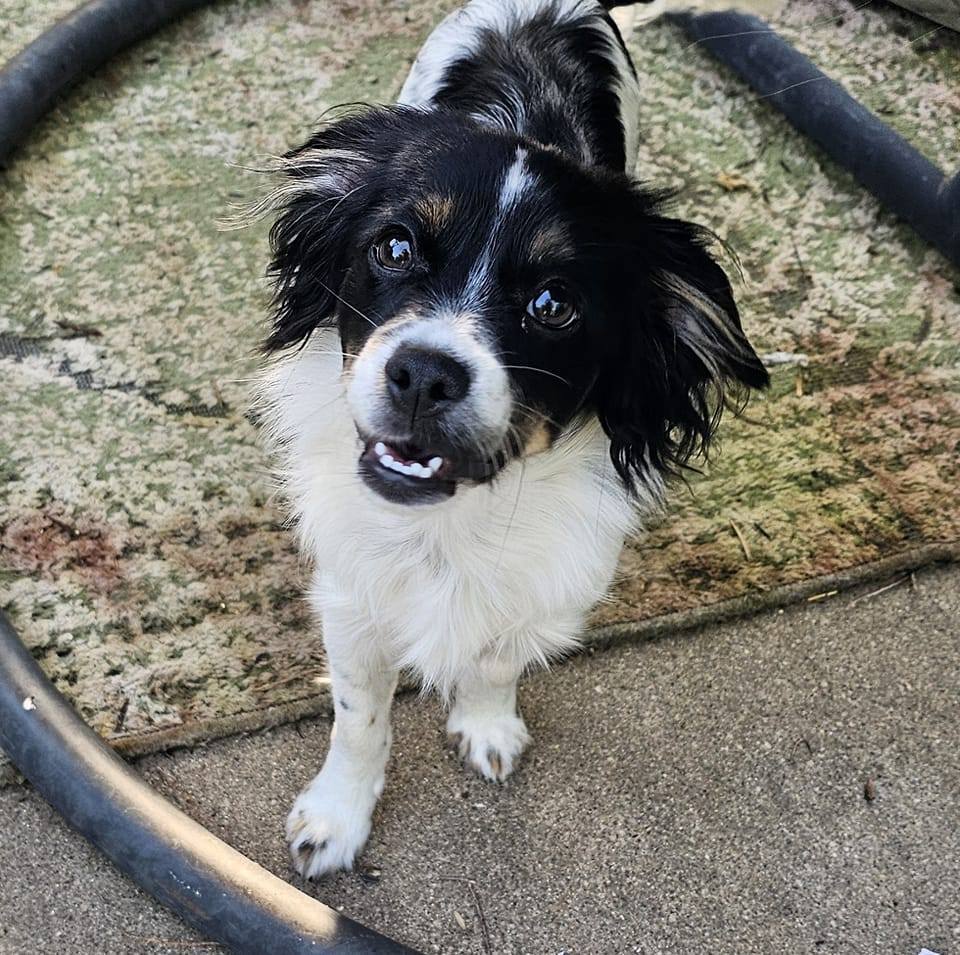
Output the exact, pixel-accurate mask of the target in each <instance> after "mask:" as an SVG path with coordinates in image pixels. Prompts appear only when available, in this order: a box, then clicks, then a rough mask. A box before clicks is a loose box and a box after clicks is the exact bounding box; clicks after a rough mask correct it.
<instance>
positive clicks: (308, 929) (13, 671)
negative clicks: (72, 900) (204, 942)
mask: <svg viewBox="0 0 960 955" xmlns="http://www.w3.org/2000/svg"><path fill="white" fill-rule="evenodd" d="M0 746H2V747H3V749H4V750H5V751H6V752H7V754H8V755H9V757H10V758H11V759H12V760H13V762H14V764H15V765H16V766H17V767H18V768H19V769H20V771H21V772H22V773H23V774H24V775H25V776H26V777H27V779H29V780H30V782H31V783H32V784H33V785H34V786H35V787H36V789H37V791H38V792H39V793H40V794H41V795H42V796H43V797H44V798H45V799H46V800H47V801H48V802H50V803H51V804H52V805H53V806H54V807H55V808H56V809H57V810H58V811H59V812H60V813H61V814H62V815H63V817H64V818H65V819H66V820H67V822H69V823H70V825H71V826H73V827H74V828H75V829H77V830H79V831H80V832H81V833H83V835H84V836H86V837H87V838H88V839H89V840H90V841H91V842H92V843H93V844H94V845H95V846H97V848H98V849H100V850H101V851H102V852H104V853H105V854H106V855H107V856H109V857H110V859H112V860H113V862H114V864H115V865H116V866H117V867H118V868H119V869H121V870H123V871H124V872H126V873H127V875H129V876H130V877H131V878H132V879H133V880H134V881H136V882H137V883H138V884H139V885H141V886H142V887H143V888H144V889H146V890H147V891H148V892H149V893H150V894H151V895H152V896H153V897H154V898H156V899H158V900H159V901H160V902H162V903H163V904H164V905H166V906H167V907H168V908H171V909H173V911H174V912H176V913H177V914H178V915H179V916H181V917H182V918H183V919H184V920H185V921H187V922H189V923H190V924H191V925H193V926H194V927H195V928H197V929H198V930H199V931H200V932H202V933H203V934H204V935H205V936H207V937H208V938H211V939H215V940H216V941H218V942H222V943H223V944H224V945H226V946H228V947H229V948H230V950H231V951H234V952H241V953H249V955H266V953H269V955H305V953H308V952H309V953H312V955H320V953H342V955H348V953H350V955H402V953H408V955H409V953H412V952H413V950H412V949H409V948H406V947H405V946H403V945H400V944H399V943H397V942H393V941H391V940H390V939H388V938H385V937H384V936H382V935H378V934H377V933H376V932H373V931H371V930H370V929H367V928H364V927H363V926H362V925H358V924H357V923H356V922H353V921H351V920H350V919H348V918H345V917H344V916H342V915H340V914H339V913H338V912H335V911H334V910H333V909H330V908H328V907H327V906H325V905H323V904H322V903H320V902H318V901H317V900H316V899H312V898H310V897H309V896H307V895H304V894H303V893H302V892H299V891H298V890H297V889H295V888H294V887H293V886H292V885H289V884H288V883H286V882H284V881H282V880H281V879H278V878H277V877H276V876H274V875H272V874H271V873H269V872H267V871H266V869H263V868H261V867H260V866H259V865H257V864H256V863H255V862H253V861H251V860H250V859H248V858H246V856H244V855H241V853H239V852H237V851H236V849H232V848H231V847H230V846H228V845H227V844H226V843H225V842H222V841H221V840H220V839H217V838H216V836H214V835H212V834H211V833H209V832H208V831H207V830H206V829H204V828H203V827H202V826H201V825H199V824H198V823H196V822H194V821H193V820H192V819H190V818H189V817H188V816H185V815H184V814H183V813H182V812H180V810H179V809H177V808H176V807H174V806H173V805H172V804H171V803H169V802H167V800H165V799H164V798H163V797H162V796H160V795H159V794H158V793H157V792H156V791H155V790H153V789H152V788H151V787H150V786H148V785H147V783H146V782H144V780H143V779H142V778H141V777H140V775H139V774H138V773H136V772H135V771H134V770H133V769H132V768H131V767H130V766H128V765H127V764H126V763H125V762H124V761H123V760H122V759H121V758H120V757H119V756H117V754H116V753H114V752H113V750H111V749H110V747H109V746H107V745H106V744H105V743H104V742H103V740H101V739H100V737H99V736H97V734H96V733H94V732H93V730H91V729H90V727H88V726H87V725H86V723H84V722H83V720H82V719H80V717H79V716H78V715H77V712H76V711H75V710H74V709H73V707H72V706H70V704H69V703H67V701H66V700H65V699H64V698H63V697H62V696H61V695H60V693H58V692H57V690H56V689H55V688H54V686H53V684H52V683H51V682H50V681H49V680H48V679H47V678H46V676H44V674H43V671H42V670H41V669H40V667H39V666H37V664H36V662H35V661H34V659H33V657H32V656H31V655H30V653H29V652H28V651H27V650H26V648H25V647H24V646H23V644H22V643H21V642H20V640H19V638H18V637H17V634H16V633H15V632H14V630H13V627H12V626H11V625H10V622H9V621H8V620H7V618H6V617H5V616H4V615H3V614H2V613H0Z"/></svg>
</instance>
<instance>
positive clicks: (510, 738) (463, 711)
mask: <svg viewBox="0 0 960 955" xmlns="http://www.w3.org/2000/svg"><path fill="white" fill-rule="evenodd" d="M521 671H522V667H519V666H517V665H516V664H515V663H513V662H512V661H511V662H507V661H504V660H500V659H498V658H497V657H496V656H495V655H493V654H487V655H484V656H482V657H481V658H480V659H479V660H478V661H477V662H476V664H475V665H474V666H473V667H472V668H471V669H470V670H469V671H468V672H467V673H465V674H464V675H463V676H462V677H461V678H460V680H459V681H458V682H457V686H456V690H455V691H454V702H453V706H452V708H451V710H450V718H449V719H448V720H447V733H448V734H449V736H450V739H451V741H452V742H453V743H454V745H455V746H457V747H458V749H459V751H460V756H461V757H462V758H463V759H465V760H466V761H467V762H468V763H469V764H470V765H471V766H472V767H473V768H474V769H475V770H476V771H477V772H478V773H480V775H481V776H484V777H486V778H487V779H490V780H493V781H496V782H502V781H503V780H504V779H506V778H507V776H509V775H510V773H511V772H512V771H513V765H514V762H515V761H516V759H517V757H518V756H519V755H520V754H521V753H522V752H523V750H524V748H525V747H526V745H527V743H528V742H530V734H529V733H528V732H527V727H526V724H525V723H524V722H523V717H521V716H520V714H519V712H518V711H517V681H518V680H519V678H520V673H521Z"/></svg>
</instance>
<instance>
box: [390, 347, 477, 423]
mask: <svg viewBox="0 0 960 955" xmlns="http://www.w3.org/2000/svg"><path fill="white" fill-rule="evenodd" d="M384 370H385V372H386V375H387V390H388V391H389V392H390V397H391V398H392V399H393V403H394V405H396V407H397V409H398V410H399V411H402V412H403V413H404V414H406V415H409V416H410V419H411V420H413V421H415V420H416V419H417V418H420V417H427V416H429V415H436V414H440V413H441V412H443V411H445V410H446V409H447V408H449V407H450V405H453V404H455V403H456V402H458V401H460V399H461V398H463V397H464V395H466V393H467V391H469V389H470V373H469V372H468V371H467V369H466V368H464V367H463V365H461V364H460V362H458V361H457V360H456V359H455V358H453V357H451V356H450V355H446V354H444V353H443V352H439V351H432V350H430V349H427V348H415V347H413V346H410V345H401V346H400V347H399V348H398V349H397V350H396V351H395V352H394V353H393V355H391V356H390V359H389V360H388V361H387V364H386V368H385V369H384Z"/></svg>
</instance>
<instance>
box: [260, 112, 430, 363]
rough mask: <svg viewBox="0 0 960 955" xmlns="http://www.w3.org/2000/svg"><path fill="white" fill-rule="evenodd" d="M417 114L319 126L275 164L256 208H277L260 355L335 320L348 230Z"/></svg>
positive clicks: (359, 116)
mask: <svg viewBox="0 0 960 955" xmlns="http://www.w3.org/2000/svg"><path fill="white" fill-rule="evenodd" d="M423 115H424V114H423V113H422V112H421V111H419V110H415V109H410V108H406V107H399V106H391V107H372V108H367V109H364V110H363V111H362V112H357V113H353V114H351V115H348V116H346V117H345V118H343V119H340V120H338V121H337V122H334V123H331V124H329V125H327V126H325V127H323V128H322V129H320V130H319V131H318V132H317V133H316V134H314V136H312V137H311V138H310V139H309V140H308V141H307V142H306V143H304V145H303V146H301V147H300V148H298V149H294V150H292V151H291V152H289V153H287V154H286V155H285V156H284V157H283V158H282V159H281V161H280V173H281V176H282V181H281V183H280V186H279V187H278V188H277V189H276V190H275V191H274V193H273V194H272V195H271V196H270V197H269V198H268V199H267V200H265V201H264V203H262V206H264V207H268V208H278V209H279V214H278V216H277V219H276V222H275V223H274V225H273V228H272V229H271V231H270V246H271V250H272V260H271V263H270V267H269V269H268V273H267V274H268V276H269V277H270V278H271V279H272V281H273V285H274V295H273V327H272V329H271V331H270V334H269V336H268V337H267V339H266V341H265V342H264V344H263V350H264V351H266V352H274V351H278V350H280V349H283V348H286V347H288V346H291V345H297V344H302V343H303V342H305V341H306V340H307V339H308V338H309V337H310V335H311V333H312V332H313V330H314V329H316V328H319V327H321V326H324V325H330V324H332V323H333V322H334V321H335V313H336V309H337V305H338V296H337V292H338V289H339V288H340V287H341V285H342V283H343V279H344V276H345V275H346V271H347V269H348V267H349V261H350V253H351V251H352V229H351V226H352V225H353V224H354V223H355V222H356V221H357V220H358V219H359V217H360V216H361V215H362V213H363V211H364V210H365V209H367V208H370V207H371V206H372V205H373V204H374V203H375V202H376V200H377V198H378V195H379V189H380V186H379V179H380V177H378V176H377V175H376V174H375V172H376V170H377V168H378V166H380V165H381V164H382V163H385V162H388V161H389V159H390V152H391V151H390V148H389V144H390V143H394V144H395V143H396V142H397V134H398V133H399V132H401V131H402V128H403V127H404V126H407V125H411V124H413V125H416V124H419V123H422V121H423Z"/></svg>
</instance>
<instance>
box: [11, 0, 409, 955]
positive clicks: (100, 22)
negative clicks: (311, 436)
mask: <svg viewBox="0 0 960 955" xmlns="http://www.w3.org/2000/svg"><path fill="white" fill-rule="evenodd" d="M207 2H208V0H92V2H90V3H87V4H85V5H84V6H83V7H81V8H80V9H78V10H77V11H76V12H75V13H73V14H71V15H70V16H68V17H66V18H65V19H63V20H61V21H60V22H59V23H57V24H56V25H55V26H53V27H52V28H51V29H50V30H49V31H48V32H46V33H45V34H43V35H42V36H41V37H40V38H39V39H38V40H36V41H35V42H34V43H32V44H31V45H30V46H29V47H27V48H26V49H25V50H24V51H23V52H22V53H21V54H19V56H17V57H15V58H14V59H13V60H11V61H10V62H9V63H8V64H7V65H6V67H5V68H4V69H3V70H2V71H0V165H2V164H3V163H4V162H5V161H6V160H7V159H8V158H9V157H10V155H11V154H12V153H13V152H14V150H15V149H16V148H17V146H19V145H20V143H22V142H23V140H24V139H25V138H26V136H27V135H28V133H29V132H30V130H31V129H32V128H33V126H34V125H35V124H36V123H37V121H38V120H39V119H40V118H41V117H42V116H43V115H44V114H45V113H46V112H47V111H48V110H49V109H50V107H51V106H52V105H53V104H54V103H55V102H56V100H57V99H58V98H59V97H60V96H61V95H62V94H63V93H64V92H65V91H66V90H67V89H69V88H70V87H71V86H72V85H73V84H75V83H76V82H77V81H78V80H80V79H81V78H83V77H84V76H86V75H87V74H88V73H91V72H92V71H93V70H95V69H97V68H98V67H99V66H101V65H103V64H104V63H105V62H106V61H107V60H109V59H110V57H112V56H113V55H114V54H116V53H118V52H119V51H121V50H123V49H125V48H126V47H128V46H130V45H132V44H134V43H136V42H138V41H139V40H142V39H144V38H145V37H147V36H149V35H150V34H151V33H153V32H155V31H156V30H158V29H159V28H160V27H162V26H165V25H166V24H168V23H170V22H171V21H173V20H175V19H177V18H178V17H181V16H183V15H184V14H186V13H189V12H190V11H192V10H195V9H197V8H198V7H201V6H203V5H205V3H207ZM0 746H2V748H3V749H4V750H5V751H6V752H7V754H8V755H9V757H10V759H11V760H12V761H13V763H14V765H15V766H16V767H17V768H18V769H19V770H20V772H22V773H23V774H24V776H26V777H27V779H29V780H30V782H31V783H33V785H34V786H35V787H36V789H37V791H38V792H39V793H40V795H42V796H43V797H44V798H45V799H46V800H47V801H48V802H50V803H51V804H52V805H53V806H54V807H55V808H56V809H57V810H59V812H60V813H61V814H62V815H63V816H64V818H65V819H66V820H67V822H68V823H70V825H72V826H73V827H74V828H75V829H77V830H78V831H79V832H80V833H82V834H83V835H84V836H86V838H87V839H89V840H90V841H91V842H92V843H93V844H94V845H95V846H97V848H99V849H100V850H101V851H103V852H104V853H105V854H106V855H107V856H108V857H109V858H110V859H111V860H113V862H114V863H115V864H116V866H117V867H118V868H119V869H121V870H122V871H123V872H125V873H127V875H129V876H130V877H131V878H132V879H133V880H134V881H136V882H137V883H138V884H139V885H141V886H142V887H143V888H144V889H146V890H147V891H148V892H149V893H150V894H151V895H153V896H154V897H155V898H156V899H158V900H159V901H160V902H162V903H163V904H164V905H166V906H167V907H168V908H170V909H172V910H173V911H174V912H176V913H177V914H178V915H179V916H180V917H181V918H183V919H184V920H185V921H187V922H189V923H190V924H191V925H193V926H194V927H195V928H197V929H198V930H199V931H201V932H202V933H203V934H204V935H206V936H207V937H209V938H212V939H215V940H217V941H219V942H222V943H223V944H225V945H227V946H228V947H229V948H230V949H231V950H232V951H235V952H241V953H250V955H264V953H271V955H272V953H275V955H301V953H307V952H310V953H325V952H329V953H344V955H346V953H353V955H379V953H382V955H401V953H404V952H407V953H409V952H412V949H409V948H406V947H404V946H402V945H400V944H399V943H397V942H393V941H391V940H390V939H388V938H385V937H384V936H382V935H379V934H378V933H376V932H373V931H371V930H370V929H367V928H364V927H363V926H362V925H359V924H357V923H356V922H353V921H351V920H350V919H348V918H345V917H344V916H342V915H340V914H339V913H337V912H335V911H334V910H333V909H330V908H328V907H327V906H325V905H323V904H321V903H320V902H318V901H316V900H315V899H312V898H310V897H309V896H307V895H304V894H303V893H302V892H299V891H297V890H296V889H295V888H294V887H293V886H291V885H288V884H287V883H286V882H283V881H282V880H281V879H278V878H276V877H275V876H274V875H272V874H271V873H269V872H267V871H266V870H265V869H262V868H261V867H260V866H258V865H257V864H256V863H254V862H252V861H251V860H250V859H247V858H246V857H245V856H243V855H241V854H240V853H239V852H237V851H236V850H234V849H232V848H231V847H230V846H228V845H227V844H226V843H224V842H222V841H221V840H219V839H217V838H216V837H215V836H213V835H212V834H211V833H209V832H207V830H206V829H204V828H203V827H202V826H200V825H198V824H197V823H195V822H194V821H193V820H191V819H190V818H188V817H187V816H185V815H184V814H183V813H182V812H180V811H179V810H178V809H176V808H175V807H174V806H172V805H171V804H170V803H169V802H167V801H166V800H165V799H163V798H162V797H161V796H160V795H159V794H158V793H156V792H155V791H154V790H153V789H151V788H150V787H149V786H148V785H147V784H146V783H145V782H144V781H143V779H141V778H140V776H139V775H138V774H137V773H136V772H134V771H133V769H131V768H130V767H129V766H127V764H126V763H124V762H123V760H121V759H120V757H119V756H117V755H116V754H115V753H114V752H113V751H112V750H111V749H110V748H109V747H108V746H107V745H106V744H105V743H104V742H103V741H102V740H101V739H100V738H99V737H98V736H97V735H96V734H95V733H94V732H93V731H92V730H91V729H90V728H89V727H88V726H87V725H86V724H85V723H84V722H83V720H81V719H80V717H79V716H78V715H77V713H76V712H75V711H74V710H73V708H72V707H71V706H70V705H69V704H68V703H67V701H66V700H65V699H64V698H63V697H62V696H61V695H60V694H59V693H58V692H57V690H56V689H55V688H54V686H53V684H52V683H50V681H49V680H48V679H47V678H46V677H45V676H44V675H43V672H42V671H41V670H40V668H39V667H38V666H37V664H36V663H35V662H34V660H33V658H32V657H31V656H30V654H29V653H28V652H27V650H26V648H25V647H24V646H23V644H22V643H21V642H20V640H19V639H18V637H17V635H16V633H15V632H14V630H13V628H12V626H11V625H10V623H9V621H8V620H7V619H6V617H4V616H3V614H2V613H0Z"/></svg>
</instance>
